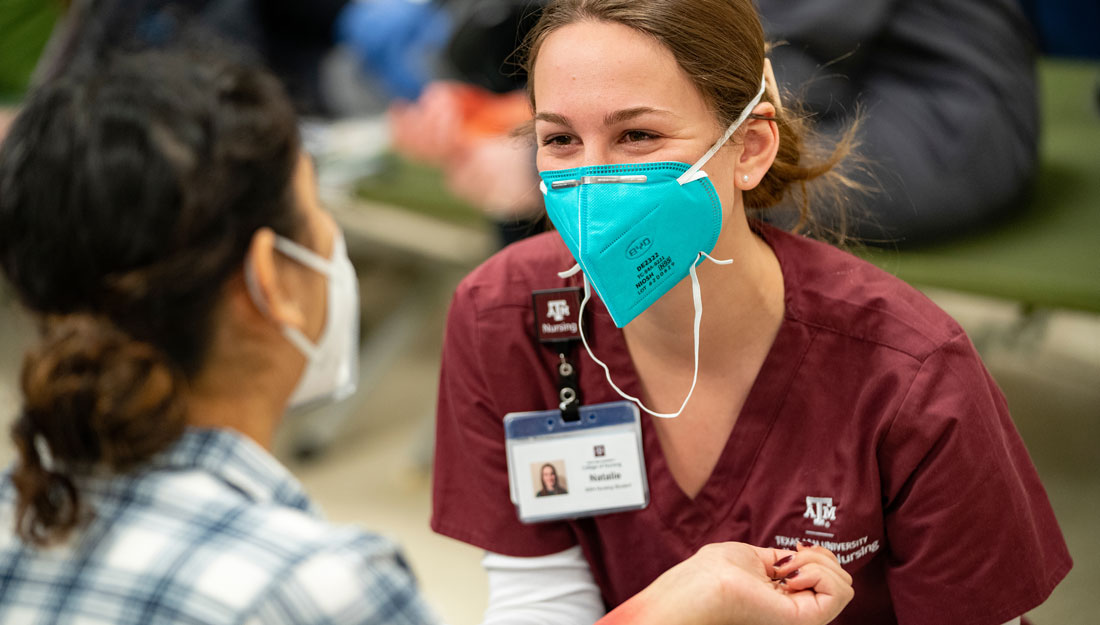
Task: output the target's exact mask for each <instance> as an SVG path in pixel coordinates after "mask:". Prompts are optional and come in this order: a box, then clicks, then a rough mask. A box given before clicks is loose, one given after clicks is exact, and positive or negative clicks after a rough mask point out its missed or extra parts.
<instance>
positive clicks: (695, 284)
mask: <svg viewBox="0 0 1100 625" xmlns="http://www.w3.org/2000/svg"><path fill="white" fill-rule="evenodd" d="M700 256H705V257H707V259H709V260H710V261H711V262H712V263H715V264H717V265H728V264H730V263H732V262H733V259H726V260H718V259H716V258H714V257H713V256H711V255H710V254H707V253H706V252H699V253H698V254H696V255H695V261H696V262H694V263H691V268H690V269H689V270H688V272H689V273H690V274H691V299H692V304H693V305H694V308H695V319H694V321H693V322H692V345H693V348H692V349H693V351H694V354H695V356H694V359H695V370H694V372H693V373H692V374H691V388H690V389H688V393H687V397H684V402H683V403H682V404H680V409H679V410H677V411H676V412H656V411H653V410H650V409H649V408H646V406H645V404H643V403H642V400H640V399H638V398H637V397H634V396H633V395H628V394H626V393H625V392H623V390H622V389H621V388H619V387H618V385H616V384H615V381H614V380H612V379H611V369H610V368H608V366H607V365H606V364H604V362H603V361H602V360H600V359H599V358H596V355H595V354H593V353H592V348H591V347H590V346H589V345H588V338H587V337H585V335H584V307H585V305H586V304H587V303H588V299H589V297H591V296H592V291H591V289H589V286H588V276H585V275H584V274H581V275H582V277H583V278H584V299H582V300H581V310H580V313H579V317H578V324H577V325H578V326H579V328H580V334H581V342H582V343H584V349H585V351H587V352H588V356H589V358H591V359H592V360H593V361H594V362H595V363H596V364H598V365H599V366H600V367H602V368H603V372H604V376H605V377H606V378H607V383H608V384H610V385H611V388H613V389H615V392H616V393H618V394H619V396H620V397H622V398H623V399H626V400H629V401H632V402H634V403H635V404H638V407H639V408H641V409H642V410H644V411H646V412H648V413H649V414H651V415H653V416H654V417H660V418H662V419H674V418H676V417H678V416H680V413H682V412H683V411H684V407H685V406H687V403H688V401H689V400H690V399H691V394H692V393H694V392H695V383H696V382H697V381H698V380H699V322H700V321H701V320H702V319H703V296H702V291H701V290H700V288H699V276H698V274H697V273H696V270H695V266H696V264H697V263H698V261H699V257H700ZM577 269H579V266H577V265H574V266H573V269H570V270H569V271H563V272H561V273H562V274H565V273H568V274H569V275H573V274H575V273H576V272H577ZM558 275H561V274H558Z"/></svg>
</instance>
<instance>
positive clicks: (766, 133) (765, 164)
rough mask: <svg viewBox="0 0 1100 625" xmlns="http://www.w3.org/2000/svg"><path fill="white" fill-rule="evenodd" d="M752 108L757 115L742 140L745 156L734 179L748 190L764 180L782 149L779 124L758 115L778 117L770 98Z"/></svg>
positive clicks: (742, 152) (743, 154)
mask: <svg viewBox="0 0 1100 625" xmlns="http://www.w3.org/2000/svg"><path fill="white" fill-rule="evenodd" d="M752 112H753V117H750V118H749V119H748V120H747V121H746V122H745V135H744V139H743V140H742V142H741V144H742V148H741V156H740V158H739V159H738V161H737V177H736V179H735V180H734V184H736V185H737V188H738V189H741V190H742V191H748V190H749V189H752V188H753V187H755V186H756V185H758V184H760V180H761V179H763V178H764V174H766V173H768V169H769V168H770V167H771V166H772V163H773V162H774V161H775V155H776V153H778V152H779V125H778V124H776V122H774V121H770V120H766V119H757V118H756V117H757V116H760V117H770V118H774V117H775V107H774V106H773V105H772V104H771V103H770V102H761V103H760V104H757V105H756V108H754V109H753V111H752Z"/></svg>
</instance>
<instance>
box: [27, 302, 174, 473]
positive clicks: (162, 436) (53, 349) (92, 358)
mask: <svg viewBox="0 0 1100 625" xmlns="http://www.w3.org/2000/svg"><path fill="white" fill-rule="evenodd" d="M182 383H183V378H182V375H180V374H179V373H178V372H177V371H175V370H173V368H172V367H171V366H170V365H169V364H168V363H167V361H166V360H165V359H164V358H163V357H162V356H161V354H160V353H159V351H158V350H157V349H156V348H154V347H153V346H152V345H150V344H148V343H144V342H140V341H135V340H133V339H132V338H130V337H129V336H127V335H126V334H125V333H123V332H121V331H120V330H118V329H117V328H115V327H114V325H113V324H111V323H110V322H109V321H106V320H104V319H102V318H98V317H93V316H90V315H84V314H77V315H67V316H64V317H59V318H53V319H50V320H48V321H47V328H46V332H45V336H44V337H43V340H42V343H41V344H40V345H39V346H38V347H37V348H36V349H34V350H32V351H31V352H29V353H28V354H27V356H26V359H25V361H24V365H23V393H24V397H25V402H26V403H25V405H24V418H27V419H30V420H31V425H32V426H33V429H34V431H36V432H37V433H38V434H39V435H41V436H43V437H44V438H45V440H46V443H47V444H48V446H49V449H50V454H51V456H52V457H53V458H54V459H55V460H56V461H58V462H61V463H76V464H100V463H102V464H104V465H106V466H108V467H110V468H111V469H126V468H128V467H130V466H133V465H134V464H136V463H138V462H141V461H143V460H146V459H147V458H148V457H149V456H151V455H153V454H154V453H156V452H157V451H160V450H161V449H163V448H164V447H166V446H167V445H168V444H170V443H171V442H172V441H173V440H175V439H176V438H177V437H178V436H179V435H180V433H181V432H182V429H183V426H184V420H185V419H184V409H183V399H182V397H181V395H180V390H181V385H182Z"/></svg>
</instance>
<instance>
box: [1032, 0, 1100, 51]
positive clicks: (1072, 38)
mask: <svg viewBox="0 0 1100 625" xmlns="http://www.w3.org/2000/svg"><path fill="white" fill-rule="evenodd" d="M1020 4H1021V5H1022V6H1023V7H1024V12H1025V13H1026V14H1027V16H1028V19H1030V20H1031V23H1032V25H1034V27H1035V32H1036V33H1037V34H1038V35H1039V49H1040V50H1041V51H1042V52H1043V53H1044V54H1049V55H1053V56H1062V57H1071V58H1094V59H1100V2H1098V1H1097V0H1020Z"/></svg>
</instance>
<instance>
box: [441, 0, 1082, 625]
mask: <svg viewBox="0 0 1100 625" xmlns="http://www.w3.org/2000/svg"><path fill="white" fill-rule="evenodd" d="M838 19H843V16H838ZM529 43H530V47H529V49H528V52H529V59H528V70H529V72H530V81H531V82H530V93H531V102H532V105H533V108H534V112H535V120H536V121H535V125H534V131H535V135H536V137H537V141H538V168H539V170H540V172H543V173H544V175H545V173H546V172H548V171H554V170H562V169H567V168H574V167H585V166H594V165H605V164H623V163H649V162H657V161H661V162H667V161H672V162H678V163H694V162H696V161H698V160H699V159H700V158H701V157H702V156H703V155H704V153H706V152H707V150H708V148H709V147H711V146H712V144H715V143H716V141H717V142H718V143H719V144H721V145H722V147H721V149H719V150H718V151H717V153H715V154H714V155H713V157H712V158H710V160H709V161H707V162H706V164H705V171H706V172H707V175H708V177H709V180H710V183H711V184H713V187H714V190H715V192H716V194H717V197H718V199H719V200H720V204H721V230H720V234H719V235H718V238H717V244H716V245H714V247H713V249H712V250H701V251H704V252H708V253H709V255H710V256H711V257H713V258H714V259H732V260H733V263H732V264H729V265H718V264H715V263H707V262H703V263H701V264H700V265H699V266H698V270H697V271H698V291H699V292H701V294H702V300H703V301H704V302H705V312H703V313H702V317H701V325H700V326H699V330H698V337H697V340H696V341H693V335H692V322H693V317H694V315H695V313H696V309H697V303H695V301H694V298H693V288H692V284H690V281H689V280H687V279H684V280H681V281H680V282H679V284H677V285H676V286H674V287H672V288H671V290H669V291H668V292H667V293H665V294H664V295H663V296H662V297H660V298H659V299H657V300H656V301H655V302H653V303H652V305H650V306H648V307H647V308H645V310H644V311H643V312H641V313H640V314H638V315H637V316H636V317H634V318H633V319H632V320H630V321H629V323H625V324H621V325H623V327H621V329H620V328H619V327H616V326H617V325H619V324H617V323H616V321H619V320H621V319H616V320H613V319H612V316H611V314H610V313H609V311H608V308H607V307H606V306H605V303H604V302H603V301H601V299H600V298H599V297H598V296H596V295H595V294H593V297H592V298H591V301H589V302H588V304H587V308H586V311H585V314H584V317H583V328H584V333H585V337H586V338H587V342H588V346H589V347H590V348H591V354H592V355H594V356H595V357H596V358H599V359H600V360H602V361H603V362H604V363H606V364H607V366H608V371H609V374H610V379H611V380H613V382H614V384H615V385H617V386H618V388H619V389H621V390H622V391H623V392H624V393H625V394H627V395H630V396H633V397H637V398H639V399H640V400H641V403H642V404H643V405H644V407H646V408H648V409H651V410H652V411H654V412H658V413H673V414H674V413H676V412H677V410H678V408H680V407H681V404H682V403H683V402H684V399H685V396H688V394H689V389H693V393H692V394H691V395H690V400H689V401H688V402H687V403H686V404H684V407H683V410H682V411H681V412H680V413H679V416H678V417H676V418H671V419H657V418H653V417H652V416H651V415H650V414H648V413H644V412H643V414H642V433H643V449H644V455H645V466H646V471H647V475H648V480H649V488H650V495H651V500H650V504H649V505H648V506H647V507H646V508H644V509H641V510H636V511H631V512H620V513H615V514H606V515H601V516H593V517H583V518H577V519H573V520H565V521H555V522H545V523H537V524H523V523H520V522H519V520H518V519H517V516H516V511H515V508H514V506H513V503H512V502H511V500H510V497H509V484H508V475H507V463H506V457H505V437H504V432H503V428H502V418H503V416H504V415H505V414H506V413H509V412H518V411H530V410H545V409H550V408H554V407H556V406H557V405H558V377H557V363H558V361H559V355H558V353H557V350H552V349H546V348H545V347H544V346H543V345H540V343H539V342H538V341H537V339H536V336H535V311H534V310H533V305H532V296H531V293H532V291H535V290H542V289H557V288H563V287H570V286H581V285H582V284H583V281H582V275H581V274H574V275H571V276H570V277H566V278H563V277H559V272H562V271H563V270H567V269H569V268H570V267H571V266H573V265H574V264H575V263H576V262H578V259H575V258H574V257H573V255H572V254H571V252H570V249H569V248H567V245H566V244H565V243H564V242H563V240H562V238H561V236H559V234H557V233H546V234H543V235H540V236H537V237H534V238H532V239H530V240H527V241H524V242H522V243H519V244H515V245H512V246H511V247H509V248H507V249H505V250H503V251H502V252H501V253H499V254H498V255H496V256H495V257H493V258H492V259H490V260H489V261H487V262H486V263H485V264H484V265H482V266H481V267H480V268H479V269H477V270H476V271H474V272H473V273H472V274H471V275H470V276H469V277H467V278H466V279H465V280H464V281H463V283H462V284H461V285H460V286H459V288H458V290H457V293H456V294H455V298H454V301H453V303H452V307H451V311H450V316H449V319H448V324H447V329H446V341H445V347H444V354H443V370H442V374H441V382H440V397H439V413H438V436H437V449H436V471H435V486H434V514H433V519H432V526H433V528H434V529H435V530H436V531H437V532H439V533H442V534H445V535H448V536H452V537H454V538H457V539H459V540H462V541H465V542H468V543H471V544H473V545H476V546H478V547H481V548H484V549H485V550H486V551H487V552H488V553H487V555H486V558H485V566H486V568H487V570H488V572H489V581H490V588H491V592H490V601H489V611H488V613H487V615H486V619H487V622H492V623H497V622H500V623H535V622H544V621H546V622H554V623H582V622H588V623H591V622H592V621H593V620H595V619H596V618H598V616H599V615H600V614H602V613H603V612H604V610H606V609H607V608H611V607H614V606H617V605H619V604H620V603H622V602H623V601H624V600H626V599H627V598H629V597H630V596H631V595H633V594H634V593H636V592H637V591H638V590H640V589H641V588H643V587H644V586H645V585H646V584H647V583H649V582H650V581H652V580H653V579H654V578H656V577H657V576H658V575H660V574H661V572H662V571H665V570H666V569H668V568H669V567H671V566H673V565H674V564H676V563H677V562H680V561H681V560H683V559H684V558H686V557H688V556H689V555H690V554H692V553H693V552H694V551H695V550H697V549H698V548H700V547H701V546H703V545H706V544H709V543H712V542H718V541H727V540H736V541H741V542H746V543H750V544H755V545H760V546H764V547H790V546H792V545H795V544H796V543H797V542H798V541H802V542H804V543H811V544H815V545H820V546H822V547H825V548H827V549H829V550H830V551H832V552H834V553H835V554H836V556H837V557H838V559H839V561H840V563H841V564H842V565H843V566H844V567H845V569H846V570H847V571H848V572H849V573H851V575H852V576H853V578H854V588H855V599H854V600H853V601H852V602H851V603H850V604H849V606H848V607H847V608H846V609H845V611H844V612H843V613H842V614H841V616H840V617H839V619H838V621H837V622H841V623H859V624H878V623H963V622H965V623H976V624H979V625H980V624H986V625H1000V624H1002V623H1006V622H1016V621H1017V620H1018V619H1019V617H1021V615H1023V614H1024V613H1025V612H1027V611H1028V610H1030V609H1032V608H1033V607H1035V606H1036V605H1038V604H1040V603H1041V602H1042V601H1043V600H1044V599H1045V598H1046V597H1047V596H1048V595H1049V593H1050V592H1051V590H1052V589H1053V588H1054V586H1055V585H1056V584H1057V583H1058V582H1059V581H1060V580H1061V579H1062V577H1064V576H1065V574H1066V572H1067V571H1068V570H1069V568H1070V566H1071V562H1070V558H1069V555H1068V552H1067V550H1066V546H1065V543H1064V541H1063V539H1062V536H1061V532H1060V530H1059V528H1058V526H1057V523H1056V521H1055V518H1054V515H1053V513H1052V511H1051V509H1050V505H1049V502H1048V500H1047V497H1046V494H1045V492H1044V490H1043V487H1042V485H1041V484H1040V482H1039V479H1038V476H1037V475H1036V472H1035V469H1034V467H1033V466H1032V464H1031V462H1030V460H1029V458H1028V454H1027V451H1026V449H1025V448H1024V446H1023V443H1022V442H1021V440H1020V438H1019V435H1018V434H1017V432H1016V430H1015V428H1014V426H1013V424H1012V421H1011V419H1010V417H1009V414H1008V411H1007V407H1006V405H1005V401H1004V398H1003V396H1002V395H1001V393H1000V391H999V390H998V388H997V386H996V384H995V383H994V382H993V380H992V379H991V378H990V376H989V374H988V373H987V372H986V370H985V369H984V367H983V365H982V363H981V361H980V359H979V357H978V354H977V353H976V352H975V350H974V348H973V346H972V345H971V343H970V341H969V340H968V339H967V337H966V335H965V334H964V333H963V331H962V329H961V328H960V327H959V326H958V325H957V324H956V323H955V322H954V321H953V320H952V319H950V318H949V317H948V316H947V315H946V314H945V313H943V312H942V311H940V310H939V309H938V308H937V307H936V306H935V305H934V304H932V303H931V302H930V301H929V300H928V299H926V298H925V297H924V296H922V295H921V294H920V293H918V292H917V291H915V290H914V289H912V288H910V287H909V286H907V285H905V284H904V283H902V282H900V281H899V280H897V279H895V278H893V277H892V276H890V275H887V274H885V273H884V272H882V271H880V270H878V269H876V268H874V267H873V266H871V265H869V264H867V263H865V262H863V261H860V260H858V259H856V258H854V257H852V256H850V255H848V254H846V253H844V252H842V251H839V250H837V249H835V248H833V247H830V246H828V245H825V244H823V243H819V242H815V241H813V240H810V239H809V238H806V237H803V236H800V235H798V234H792V233H788V232H784V231H781V230H778V229H776V228H774V227H771V226H768V225H766V224H764V223H762V222H761V221H759V219H758V218H759V217H760V216H761V215H763V214H766V213H767V210H768V209H770V208H772V207H773V206H776V205H778V204H779V202H780V200H781V199H784V198H785V197H786V198H787V199H788V200H790V201H791V203H792V204H793V205H796V206H798V207H799V209H800V210H801V212H802V215H803V217H804V220H803V221H804V222H805V223H807V224H812V219H811V215H812V211H811V209H812V208H813V204H814V203H815V202H817V203H820V202H826V201H842V199H841V197H842V193H840V192H839V191H838V190H840V191H842V190H843V189H844V188H845V187H844V183H845V179H844V178H843V176H842V175H841V174H840V173H839V172H838V171H837V169H836V168H835V167H834V166H835V165H836V164H837V163H838V162H839V161H840V160H841V159H843V157H844V156H845V154H846V152H847V151H848V148H849V147H850V146H849V145H848V144H847V142H846V141H847V140H846V139H845V140H842V141H841V142H840V144H839V145H838V146H837V147H836V148H835V150H833V151H831V152H830V151H829V150H825V152H824V153H823V154H824V156H821V154H822V153H821V152H819V151H815V150H813V149H812V148H813V145H815V144H814V138H813V137H812V135H810V134H808V132H807V130H806V129H805V128H804V125H803V123H802V121H801V120H800V118H799V117H798V115H797V114H796V113H794V112H792V110H791V108H790V106H788V107H786V108H784V107H783V106H782V105H781V103H780V102H779V98H778V94H777V92H776V91H775V89H774V84H775V83H774V79H769V80H768V82H769V83H770V85H771V86H769V87H768V89H767V90H766V94H765V96H764V97H763V99H762V100H760V101H759V103H758V104H756V105H755V106H754V107H752V108H751V116H750V117H749V118H748V119H746V120H745V121H744V123H743V124H742V125H741V126H740V127H739V128H738V129H737V131H736V132H735V133H734V134H733V136H732V137H731V138H730V139H729V141H726V142H722V141H720V138H721V137H722V135H723V131H724V130H725V129H727V128H729V127H731V124H732V123H733V122H734V120H736V119H737V118H738V116H739V115H740V114H741V112H742V110H743V109H746V108H749V105H750V103H752V102H753V98H754V95H756V94H757V92H758V91H759V89H760V85H761V75H762V74H765V73H766V72H767V63H766V60H765V56H764V54H765V43H764V39H763V35H762V32H761V28H760V23H759V19H758V17H757V15H756V13H755V11H754V9H753V7H752V4H751V2H749V0H675V1H670V0H565V1H560V2H553V3H551V4H550V5H549V6H548V7H547V8H546V10H545V11H544V13H543V15H542V17H541V20H540V22H539V24H538V25H537V26H536V27H535V29H534V31H533V32H532V34H531V36H530V39H529ZM869 114H873V111H870V112H869ZM849 136H850V135H849ZM585 184H587V183H585ZM621 186H625V185H621ZM822 191H823V192H822ZM551 216H553V212H551ZM559 226H560V224H559ZM585 272H586V273H585V277H587V278H588V279H589V281H591V277H590V276H588V275H587V272H588V269H587V268H586V269H585ZM696 344H697V345H698V348H697V349H696V346H695V345H696ZM696 357H697V358H698V360H697V361H696V360H695V359H696ZM696 362H697V365H696ZM573 363H574V364H575V366H576V369H577V370H578V374H577V375H578V379H579V390H580V394H581V396H582V397H583V400H584V402H585V403H586V404H598V403H603V402H611V401H620V400H621V397H620V394H619V393H618V392H617V391H616V389H614V388H613V387H612V385H611V384H609V380H608V377H607V376H605V372H604V370H603V369H602V368H601V367H600V366H598V364H597V363H596V362H595V361H594V360H593V359H592V357H590V355H589V354H588V353H586V351H585V350H584V349H583V348H580V349H577V350H575V351H574V352H573ZM696 369H697V372H696ZM696 378H697V380H696ZM532 615H534V616H532ZM540 618H541V619H542V620H539V619H540Z"/></svg>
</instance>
